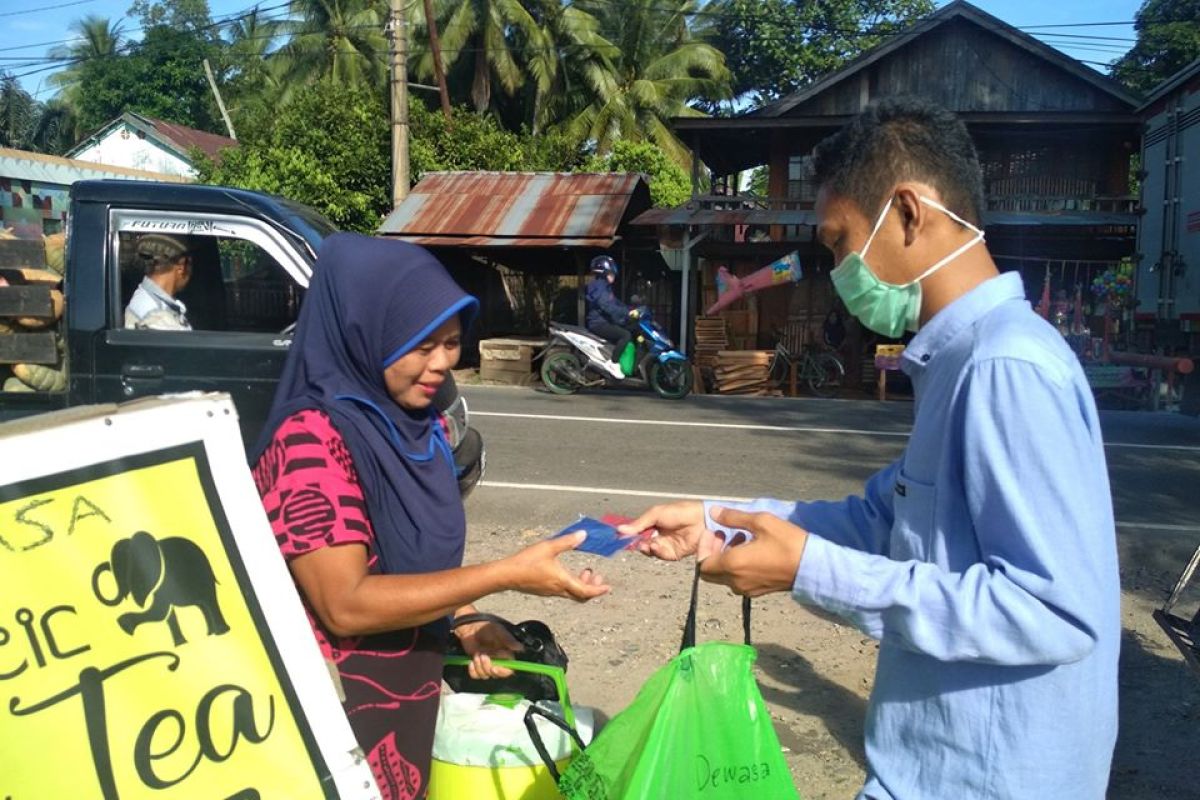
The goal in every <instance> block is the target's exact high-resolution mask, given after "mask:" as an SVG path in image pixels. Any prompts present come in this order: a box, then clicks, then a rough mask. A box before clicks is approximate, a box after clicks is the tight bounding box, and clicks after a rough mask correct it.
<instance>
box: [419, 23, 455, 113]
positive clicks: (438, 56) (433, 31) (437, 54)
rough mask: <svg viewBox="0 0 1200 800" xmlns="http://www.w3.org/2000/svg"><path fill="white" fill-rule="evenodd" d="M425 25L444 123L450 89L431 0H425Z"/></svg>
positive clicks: (448, 107) (448, 110)
mask: <svg viewBox="0 0 1200 800" xmlns="http://www.w3.org/2000/svg"><path fill="white" fill-rule="evenodd" d="M425 26H426V27H427V28H428V29H429V49H430V51H431V52H432V53H433V74H434V75H436V76H437V85H438V94H439V95H440V96H441V98H442V115H443V116H445V117H446V124H447V125H449V124H451V123H452V122H453V120H452V119H451V116H450V91H449V90H448V89H447V88H446V70H445V68H444V67H443V66H442V44H441V41H440V40H439V39H438V29H437V17H435V16H434V15H433V0H425Z"/></svg>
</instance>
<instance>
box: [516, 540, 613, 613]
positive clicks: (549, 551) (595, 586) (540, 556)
mask: <svg viewBox="0 0 1200 800" xmlns="http://www.w3.org/2000/svg"><path fill="white" fill-rule="evenodd" d="M586 538H587V534H586V533H584V532H583V531H578V532H576V533H573V534H570V535H568V536H560V537H558V538H557V539H548V540H547V541H544V542H538V543H537V544H535V545H532V546H531V547H526V548H525V549H524V550H522V551H520V552H519V553H514V554H513V555H511V556H509V557H508V558H506V559H504V561H503V564H504V568H505V569H506V571H507V572H508V574H509V576H510V577H509V581H508V583H509V588H511V589H514V590H516V591H518V592H524V593H525V594H532V595H537V596H539V597H569V598H571V599H572V600H577V601H579V602H580V603H583V602H586V601H588V600H591V599H592V598H595V597H600V596H601V595H604V594H608V592H609V591H610V590H611V587H610V586H609V585H608V584H606V583H605V582H604V578H603V577H601V576H600V573H598V572H594V571H592V570H591V569H585V570H583V571H582V572H580V573H579V575H578V576H575V575H572V574H571V573H569V572H567V570H566V568H565V567H564V566H563V565H562V564H560V563H558V557H559V555H561V554H563V553H565V552H567V551H568V550H574V549H575V548H576V547H578V546H579V545H581V544H583V541H584V539H586Z"/></svg>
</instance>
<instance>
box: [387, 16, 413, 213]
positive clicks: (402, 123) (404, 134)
mask: <svg viewBox="0 0 1200 800" xmlns="http://www.w3.org/2000/svg"><path fill="white" fill-rule="evenodd" d="M390 4H391V10H392V19H391V24H390V25H389V26H388V28H389V30H390V33H391V40H392V48H391V49H392V207H393V208H395V207H396V206H399V205H400V203H401V202H403V201H404V198H406V197H408V20H407V18H406V17H405V15H404V6H403V0H390Z"/></svg>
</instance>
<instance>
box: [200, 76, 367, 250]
mask: <svg viewBox="0 0 1200 800" xmlns="http://www.w3.org/2000/svg"><path fill="white" fill-rule="evenodd" d="M387 118H388V115H387V109H386V108H384V106H383V103H382V102H381V101H380V100H379V99H378V98H377V97H376V96H375V95H374V94H373V93H372V92H370V91H367V90H365V89H347V88H344V87H337V86H334V85H333V84H331V83H329V82H321V83H318V84H315V85H313V86H310V87H307V88H305V89H303V90H301V91H300V92H298V93H297V94H296V96H295V97H294V98H293V100H292V102H290V103H289V104H288V105H287V106H286V107H284V108H283V109H282V110H281V111H279V112H278V113H277V114H274V115H273V116H272V120H271V123H272V124H259V125H248V126H247V128H246V130H247V133H246V134H242V135H243V139H242V140H241V141H240V146H239V147H236V148H232V149H229V150H226V151H225V152H224V153H223V156H222V158H221V161H220V163H213V162H211V161H207V160H204V161H202V163H201V165H200V168H199V172H200V176H199V177H200V180H202V181H204V182H207V183H217V184H224V185H228V186H239V187H242V188H245V189H256V190H258V191H263V192H270V193H272V194H279V195H283V196H284V197H289V198H291V199H293V200H296V201H299V202H301V203H304V204H306V205H309V206H312V207H313V208H315V209H317V210H318V211H320V212H321V213H322V214H324V215H325V216H327V217H328V218H329V219H330V220H332V221H333V222H334V223H335V224H337V225H338V226H339V227H341V228H344V229H347V230H354V231H362V232H369V231H373V230H374V229H375V228H376V227H378V225H379V222H380V220H381V219H382V218H383V215H384V214H385V213H386V212H387V211H388V210H389V209H390V206H391V138H390V137H391V133H390V131H389V129H388V123H387Z"/></svg>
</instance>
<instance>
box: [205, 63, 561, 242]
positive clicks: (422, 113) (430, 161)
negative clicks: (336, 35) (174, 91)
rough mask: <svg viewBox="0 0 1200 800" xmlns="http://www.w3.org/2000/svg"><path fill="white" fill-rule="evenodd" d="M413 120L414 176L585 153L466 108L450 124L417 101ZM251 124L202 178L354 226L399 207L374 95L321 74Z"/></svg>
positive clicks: (365, 225) (540, 162)
mask: <svg viewBox="0 0 1200 800" xmlns="http://www.w3.org/2000/svg"><path fill="white" fill-rule="evenodd" d="M409 123H410V137H409V161H410V173H411V176H412V180H413V181H414V182H416V181H418V180H420V178H421V176H422V175H424V174H425V173H427V172H433V171H442V170H569V169H571V168H572V167H574V166H575V165H576V164H577V163H578V160H579V154H578V152H577V151H576V150H575V149H574V148H572V147H570V146H569V145H568V144H567V142H566V140H565V139H563V138H562V137H561V136H539V137H534V136H529V135H524V134H515V133H512V132H510V131H506V130H504V129H503V128H501V127H500V126H499V125H497V124H496V122H495V121H494V120H493V119H491V118H490V117H479V116H476V115H475V114H471V113H470V112H467V111H464V110H456V111H455V114H454V122H453V124H452V125H447V124H446V121H445V119H444V118H443V117H442V115H441V114H440V113H435V112H431V111H429V110H428V109H426V108H425V106H424V105H422V104H421V103H420V102H418V101H414V102H413V103H412V104H411V105H410V107H409ZM244 127H245V131H246V133H244V134H243V133H241V132H239V133H240V135H241V136H242V139H241V140H240V146H239V147H237V148H234V149H230V150H226V151H225V153H224V155H223V158H222V159H221V162H220V163H219V164H214V163H212V162H210V161H204V162H203V163H202V164H201V167H200V179H201V180H202V181H205V182H209V183H218V184H225V185H228V186H240V187H242V188H246V189H256V190H259V191H264V192H270V193H272V194H279V195H283V196H284V197H289V198H291V199H293V200H297V201H299V202H301V203H305V204H306V205H309V206H312V207H313V208H315V209H317V210H318V211H320V212H321V213H323V214H324V215H325V216H327V217H329V219H330V220H332V221H333V222H334V223H336V224H337V225H338V226H339V227H341V228H344V229H347V230H356V231H362V232H370V231H373V230H375V229H376V228H377V227H378V226H379V223H380V221H381V220H382V219H383V217H384V215H385V214H387V212H388V211H390V210H391V197H392V191H391V186H392V172H391V170H392V167H391V163H392V162H391V129H390V127H389V123H388V113H387V108H386V107H385V106H384V104H383V102H382V101H381V100H380V98H379V97H378V95H377V94H376V93H374V92H371V91H369V90H367V89H363V88H359V89H347V88H345V87H340V86H336V85H334V84H333V83H331V82H328V81H322V82H320V83H317V84H314V85H312V86H309V87H306V88H304V89H302V90H300V91H299V92H297V93H296V95H295V97H294V98H293V99H292V101H291V102H290V103H288V104H287V105H286V106H284V108H283V109H282V110H278V111H275V110H272V111H271V112H269V116H267V117H264V118H260V119H256V120H249V121H247V124H246V125H245V126H244Z"/></svg>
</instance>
